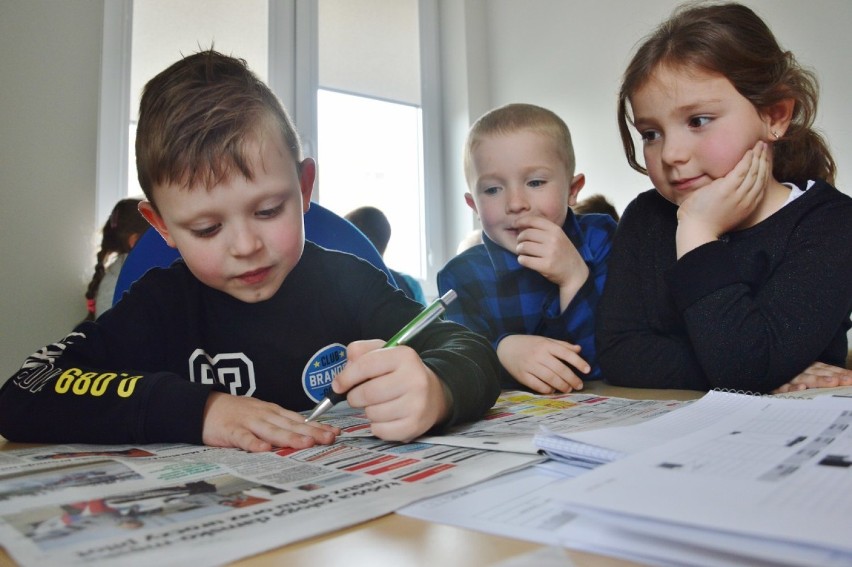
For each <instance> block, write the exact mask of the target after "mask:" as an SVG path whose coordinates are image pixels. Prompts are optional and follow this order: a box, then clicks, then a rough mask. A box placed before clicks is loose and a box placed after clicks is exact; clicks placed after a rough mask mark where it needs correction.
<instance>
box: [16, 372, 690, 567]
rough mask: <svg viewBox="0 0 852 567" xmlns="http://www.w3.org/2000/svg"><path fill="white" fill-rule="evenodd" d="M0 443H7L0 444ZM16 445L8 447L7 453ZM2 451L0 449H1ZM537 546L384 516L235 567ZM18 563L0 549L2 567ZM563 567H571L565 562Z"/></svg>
mask: <svg viewBox="0 0 852 567" xmlns="http://www.w3.org/2000/svg"><path fill="white" fill-rule="evenodd" d="M583 392H584V393H594V394H600V395H604V396H614V397H621V398H632V399H646V400H649V399H656V400H691V399H696V398H699V397H701V396H702V395H703V392H694V391H688V390H645V389H639V388H619V387H616V386H608V385H606V384H602V383H599V382H589V383H587V384H586V389H585V390H583ZM0 443H5V442H3V441H2V439H0ZM13 446H15V445H14V444H7V445H6V447H8V448H11V447H13ZM2 447H3V446H2V445H0V448H2ZM542 547H543V546H542V545H540V544H537V543H533V542H529V541H522V540H515V539H510V538H506V537H501V536H496V535H491V534H487V533H480V532H476V531H473V530H468V529H464V528H457V527H454V526H447V525H442V524H435V523H431V522H426V521H423V520H418V519H415V518H409V517H407V516H401V515H399V514H388V515H386V516H383V517H381V518H377V519H374V520H370V521H367V522H363V523H361V524H358V525H356V526H352V527H349V528H346V529H342V530H338V531H335V532H333V533H330V534H327V535H323V536H318V537H313V538H310V539H308V540H304V541H301V542H297V543H293V544H290V545H286V546H283V547H281V548H278V549H275V550H272V551H268V552H265V553H262V554H259V555H256V556H253V557H248V558H245V559H242V560H240V561H238V562H236V563H235V565H239V566H240V567H262V566H264V567H265V566H273V565H274V566H276V567H277V566H280V565H286V566H287V567H355V566H359V565H369V566H370V567H427V566H428V567H455V566H464V567H480V566H486V565H494V564H495V563H499V562H501V561H504V560H506V559H508V558H510V557H513V556H517V555H521V554H525V553H530V552H533V551H535V550H537V549H541V548H542ZM564 553H565V555H566V557H568V558H570V560H571V561H572V562H573V564H574V565H577V566H595V567H598V566H601V567H609V566H620V567H625V566H631V565H637V564H636V563H631V562H629V561H623V560H620V559H615V558H610V557H604V556H601V555H595V554H591V553H584V552H579V551H572V550H568V549H566V550H564ZM15 565H16V564H15V563H14V562H13V561H12V560H11V559H10V558H9V556H8V554H6V552H5V551H4V550H2V549H0V567H7V566H8V567H12V566H15ZM566 565H569V563H568V561H567V559H566Z"/></svg>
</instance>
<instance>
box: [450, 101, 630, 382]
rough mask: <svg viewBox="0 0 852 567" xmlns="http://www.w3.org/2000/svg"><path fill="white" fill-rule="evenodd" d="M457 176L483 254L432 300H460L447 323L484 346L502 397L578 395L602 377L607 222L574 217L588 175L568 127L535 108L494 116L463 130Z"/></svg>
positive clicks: (466, 255) (465, 262) (515, 107)
mask: <svg viewBox="0 0 852 567" xmlns="http://www.w3.org/2000/svg"><path fill="white" fill-rule="evenodd" d="M464 168H465V176H466V178H467V184H468V187H469V190H470V192H468V193H465V201H466V202H467V204H468V206H469V207H470V208H471V209H473V210H474V212H476V214H477V215H478V216H479V219H480V222H481V223H482V230H483V235H482V241H483V243H482V244H479V245H476V246H474V247H472V248H470V249H468V250H466V251H465V252H463V253H461V254H460V255H458V256H456V257H455V258H453V259H452V260H450V261H449V262H448V263H447V265H446V266H444V268H443V269H442V270H441V271H440V272H439V273H438V289H439V290H440V293H441V294H443V293H445V292H446V291H447V290H449V289H454V290H455V291H456V292H457V293H458V300H456V301H454V302H453V303H451V304H450V305H449V307H448V309H447V315H446V316H447V318H449V319H450V320H453V321H456V322H458V323H462V324H463V325H466V326H467V327H469V328H470V329H471V330H473V331H476V332H478V333H480V334H482V335H484V336H485V337H487V338H488V339H489V340H490V341H491V343H492V344H493V345H494V347H495V349H496V350H497V355H498V357H499V358H500V362H501V363H502V365H503V369H504V373H503V377H502V386H503V388H518V386H519V384H520V385H522V386H523V387H526V388H528V389H530V390H533V391H535V392H538V393H541V394H551V393H554V392H570V391H572V390H580V389H582V387H583V379H581V378H580V376H581V375H582V376H584V378H585V379H586V380H594V379H597V378H600V369H599V368H598V365H597V361H596V356H595V310H596V307H597V304H598V299H599V297H600V294H601V291H602V289H603V285H604V281H605V279H606V261H607V258H608V257H609V252H610V248H611V242H612V236H613V234H614V232H615V221H614V220H613V219H612V218H611V217H610V216H609V215H603V214H588V215H574V213H573V212H572V211H571V206H572V205H574V204H575V203H576V201H577V194H578V193H579V192H580V189H582V188H583V185H584V184H585V176H584V175H583V174H577V175H575V174H574V148H573V145H572V143H571V134H570V133H569V131H568V127H567V126H566V125H565V122H564V121H563V120H562V119H561V118H559V117H558V116H557V115H556V114H554V113H553V112H551V111H549V110H547V109H545V108H541V107H538V106H534V105H530V104H510V105H507V106H502V107H500V108H496V109H494V110H492V111H490V112H488V113H486V114H485V115H483V116H482V117H481V118H479V120H477V121H476V122H475V123H474V125H473V126H472V127H471V129H470V132H469V134H468V138H467V142H466V144H465V155H464Z"/></svg>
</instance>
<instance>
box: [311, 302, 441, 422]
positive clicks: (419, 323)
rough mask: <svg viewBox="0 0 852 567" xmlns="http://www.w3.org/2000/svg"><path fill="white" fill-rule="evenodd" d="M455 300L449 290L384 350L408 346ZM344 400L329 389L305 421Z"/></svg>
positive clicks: (385, 345)
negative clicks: (408, 343) (409, 342)
mask: <svg viewBox="0 0 852 567" xmlns="http://www.w3.org/2000/svg"><path fill="white" fill-rule="evenodd" d="M455 298H456V292H455V291H453V290H449V291H448V292H447V293H445V294H444V295H443V296H442V297H439V298H438V299H436V300H435V301H433V302H432V303H431V304H430V305H429V306H428V307H426V308H425V309H424V310H423V311H421V312H420V314H419V315H418V316H417V317H415V318H414V319H412V320H411V321H410V322H409V323H408V324H407V325H406V326H405V327H403V328H402V329H401V330H400V331H399V332H398V333H397V334H396V335H394V336H393V337H391V339H390V340H389V341H388V342H386V343H385V344H384V346H383V348H388V347H393V346H397V345H404V344H406V343H407V342H408V341H410V340H411V339H412V338H413V337H414V336H416V335H417V334H418V333H419V332H420V331H421V330H423V329H424V328H426V326H427V325H429V324H430V323H431V322H432V321H434V320H435V319H437V318H438V317H439V316H440V315H441V313H443V312H444V311H445V310H446V308H447V305H448V304H449V303H450V302H451V301H453V300H454V299H455ZM344 399H346V393H343V394H338V393H337V392H335V391H334V390H332V389H331V388H330V387H329V389H328V392H327V394H326V397H325V399H323V400H322V401H321V402H320V403H319V404H317V406H316V407H315V408H314V410H313V411H312V412H311V414H310V415H309V416H308V417H307V418H306V419H305V422H306V423H307V422H310V421H314V420H316V419H317V418H318V417H320V416H321V415H322V414H324V413H325V412H327V411H328V410H329V409H331V408H332V407H333V406H334V405H335V404H337V403H339V402H341V401H343V400H344Z"/></svg>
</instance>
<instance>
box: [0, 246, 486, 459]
mask: <svg viewBox="0 0 852 567" xmlns="http://www.w3.org/2000/svg"><path fill="white" fill-rule="evenodd" d="M421 309H422V306H421V305H420V304H418V303H416V302H413V301H410V300H408V299H407V298H405V296H404V295H403V294H402V292H399V291H398V290H395V289H394V288H393V287H392V286H390V284H388V282H387V277H386V276H385V274H384V273H382V272H380V271H378V270H376V269H375V268H373V267H372V266H371V265H369V264H368V263H367V262H365V261H363V260H360V259H358V258H356V257H354V256H352V255H350V254H344V253H340V252H333V251H329V250H326V249H323V248H320V247H319V246H316V245H314V244H312V243H310V242H306V243H305V251H304V254H303V256H302V258H301V260H300V261H299V263H298V264H297V266H296V267H295V268H294V269H293V271H292V272H291V273H290V274H289V275H288V276H287V278H286V279H285V281H284V283H283V284H282V285H281V288H280V289H279V290H278V292H277V293H276V294H275V295H274V296H273V297H272V298H270V299H269V300H267V301H263V302H259V303H244V302H242V301H239V300H236V299H234V298H233V297H231V296H229V295H227V294H225V293H222V292H220V291H217V290H214V289H212V288H209V287H207V286H205V285H204V284H202V283H201V282H199V281H198V280H197V279H196V278H195V277H194V276H193V275H192V274H191V273H190V271H189V269H188V268H187V267H186V265H185V264H183V263H182V262H178V263H176V264H174V265H173V266H172V267H170V268H168V269H159V268H157V269H154V270H151V271H149V272H148V273H147V274H146V275H145V276H144V277H143V278H141V279H140V280H139V281H138V282H137V283H136V284H134V285H133V286H132V288H131V290H130V291H129V292H128V294H127V295H125V297H124V298H123V299H122V300H121V301H120V302H119V303H118V304H117V305H116V306H115V307H114V308H113V309H111V310H109V311H107V312H106V313H104V314H103V315H102V316H101V317H100V318H99V319H98V320H97V321H94V322H87V323H83V324H81V325H80V326H78V327H77V328H76V329H75V330H74V331H73V332H72V333H71V334H69V335H68V336H67V337H65V338H64V339H63V340H62V341H61V342H59V343H55V344H52V345H49V346H47V347H44V348H43V349H41V350H40V351H38V352H36V353H35V354H33V355H32V356H30V357H29V358H28V359H27V360H26V362H25V363H24V365H23V367H22V368H21V369H20V370H19V371H18V372H17V373H16V374H15V375H14V376H12V377H11V378H10V379H9V380H8V381H7V382H6V384H5V385H4V387H3V389H2V390H0V434H2V435H3V436H5V437H6V438H7V439H10V440H15V441H25V442H89V443H155V442H187V443H198V444H200V443H201V431H202V420H203V412H204V406H205V403H206V400H207V397H208V394H209V392H210V390H211V389H213V390H217V391H222V392H227V393H232V394H236V395H244V396H253V397H256V398H260V399H263V400H266V401H270V402H275V403H277V404H279V405H281V406H283V407H285V408H287V409H291V410H296V411H301V410H307V409H311V408H312V407H313V406H314V404H315V403H316V402H317V401H318V400H319V399H321V398H322V395H323V393H324V389H325V387H327V385H328V383H330V380H331V378H332V377H333V375H334V374H335V373H336V372H337V371H339V370H340V369H341V360H343V357H344V356H345V345H347V344H348V343H349V342H351V341H354V340H358V339H384V340H387V339H389V338H391V337H392V336H393V335H394V334H396V332H397V331H399V330H400V329H401V328H402V327H403V326H404V325H405V324H406V323H408V321H410V320H411V319H412V318H413V317H414V316H415V315H417V314H418V313H419V312H420V310H421ZM408 346H410V347H412V348H414V349H415V350H416V351H417V352H418V353H419V354H420V356H421V358H422V360H423V361H424V363H425V364H426V365H427V366H429V367H430V368H431V369H432V370H434V371H435V373H436V374H437V375H438V376H439V377H440V379H441V380H442V381H443V382H444V384H445V385H446V386H447V388H448V389H449V391H450V393H451V395H452V399H453V407H452V410H451V411H452V413H451V416H450V419H449V420H448V422H447V423H446V425H452V424H455V423H459V422H463V421H468V420H473V419H478V418H479V417H481V416H482V415H483V414H484V413H485V412H486V411H487V410H488V409H489V408H490V407H491V406H492V405H493V403H494V402H495V400H496V399H497V396H498V395H499V392H500V388H499V382H498V376H499V368H500V366H499V361H498V360H497V356H496V354H495V352H494V350H493V348H492V347H491V345H490V344H489V343H488V341H487V340H485V339H484V338H483V337H481V336H479V335H477V334H475V333H473V332H471V331H469V330H468V329H466V328H464V327H462V326H461V325H458V324H455V323H451V322H448V321H440V320H438V321H435V322H434V323H433V324H431V325H429V326H428V327H427V328H426V329H424V330H423V331H422V332H421V333H419V334H418V335H417V336H416V337H415V338H414V339H412V340H411V341H410V342H409V343H408Z"/></svg>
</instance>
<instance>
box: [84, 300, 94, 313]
mask: <svg viewBox="0 0 852 567" xmlns="http://www.w3.org/2000/svg"><path fill="white" fill-rule="evenodd" d="M86 309H87V310H88V311H89V313H94V312H95V300H94V299H87V300H86Z"/></svg>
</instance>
